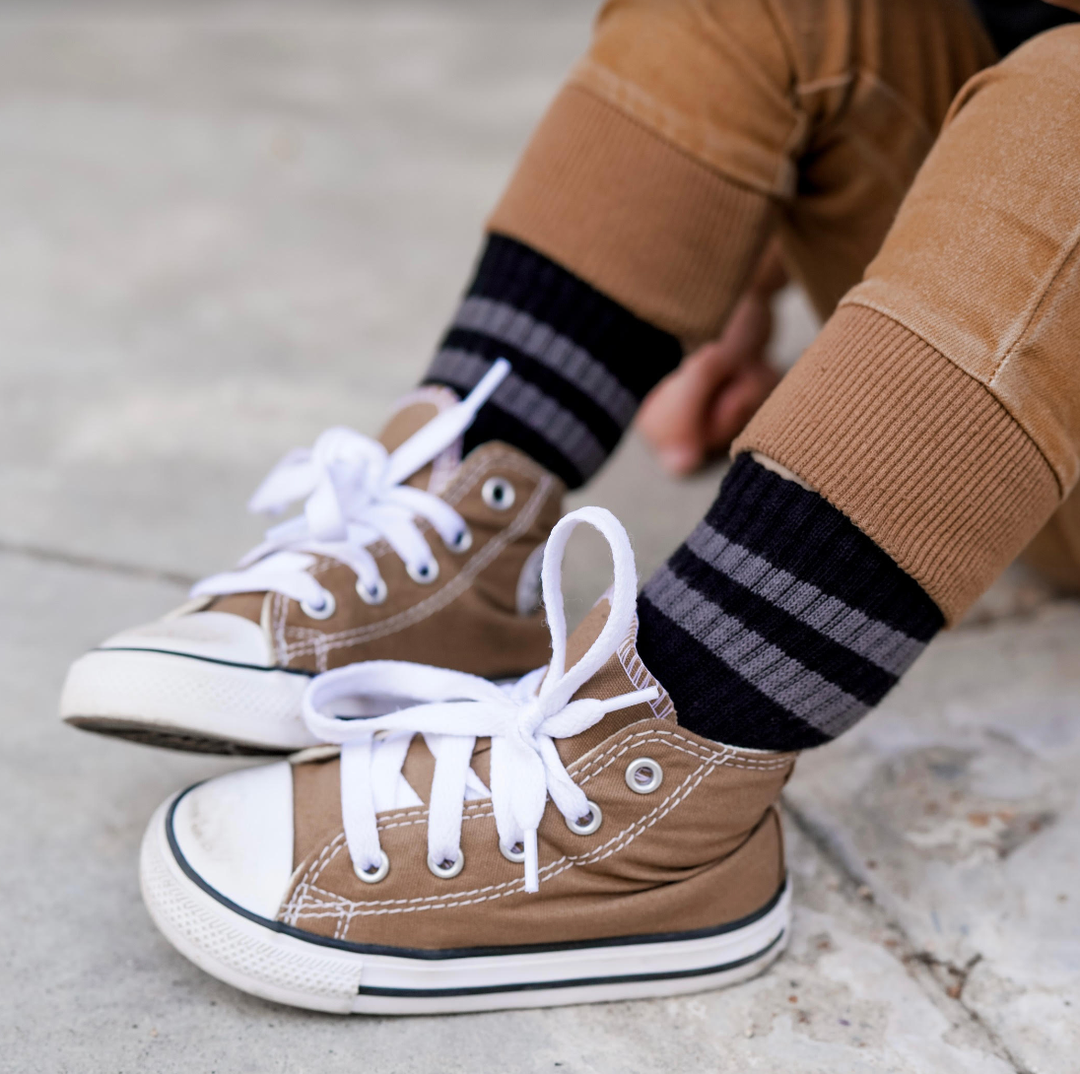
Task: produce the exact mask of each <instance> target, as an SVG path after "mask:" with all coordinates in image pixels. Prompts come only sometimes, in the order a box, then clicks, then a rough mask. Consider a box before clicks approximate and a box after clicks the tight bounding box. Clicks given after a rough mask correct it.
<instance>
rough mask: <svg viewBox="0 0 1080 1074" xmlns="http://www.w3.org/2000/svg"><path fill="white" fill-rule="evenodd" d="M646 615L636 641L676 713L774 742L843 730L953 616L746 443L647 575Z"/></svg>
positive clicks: (803, 740) (820, 737) (792, 743)
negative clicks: (709, 499)
mask: <svg viewBox="0 0 1080 1074" xmlns="http://www.w3.org/2000/svg"><path fill="white" fill-rule="evenodd" d="M638 616H639V619H640V630H639V633H638V652H639V653H640V655H641V658H642V660H643V661H644V662H645V665H646V667H648V668H649V670H650V671H652V673H653V674H654V675H655V676H656V677H657V678H658V679H659V680H660V682H662V683H663V684H664V686H665V687H666V689H667V690H668V692H669V693H670V694H671V699H672V701H673V702H674V704H675V710H676V712H677V713H678V719H679V723H680V724H681V725H683V726H684V727H686V728H688V729H689V730H691V731H694V732H696V733H697V734H700V735H704V736H705V737H707V738H712V739H716V740H717V741H719V742H723V743H726V744H727V745H730V746H744V747H751V748H755V749H772V750H795V749H804V748H806V747H808V746H817V745H820V744H821V743H823V742H828V741H829V740H830V739H832V738H835V737H836V736H837V735H838V734H840V733H841V732H842V731H845V730H847V728H849V727H850V726H851V725H852V724H853V723H855V722H856V721H857V720H858V719H859V718H860V717H861V716H862V715H863V714H864V713H866V712H867V711H868V710H869V709H870V708H872V707H873V706H874V705H876V704H877V703H878V702H879V701H880V700H881V699H882V697H884V696H885V694H886V693H887V692H888V691H889V689H890V688H891V687H892V686H893V685H894V684H895V683H896V681H897V679H899V677H900V676H901V675H902V674H903V673H904V672H905V671H906V670H907V668H908V667H909V666H910V665H911V663H912V662H913V661H914V660H915V658H916V657H917V656H918V655H919V653H920V652H922V650H923V649H924V648H925V646H926V643H927V642H928V641H929V640H930V639H931V638H932V637H933V636H934V634H936V633H937V631H938V630H940V629H941V627H942V625H943V624H944V617H943V616H942V614H941V612H940V611H939V610H938V607H937V605H936V604H934V602H933V601H932V600H931V599H930V598H929V597H928V596H927V595H926V593H925V592H924V591H923V589H922V588H921V587H920V586H919V584H918V583H917V582H916V581H915V580H914V579H913V578H911V577H910V576H909V575H908V574H906V573H905V572H904V571H902V570H901V569H900V567H898V566H897V565H896V563H895V562H894V561H893V560H892V559H891V558H890V557H889V556H888V555H887V554H886V553H885V552H883V551H882V550H881V549H880V548H878V546H877V545H876V544H874V542H873V541H872V540H870V538H869V537H867V536H866V535H865V534H864V533H863V532H862V531H861V530H860V529H858V527H856V526H855V524H854V523H852V522H851V521H850V520H849V519H848V518H847V517H845V516H844V515H843V514H842V513H841V512H840V511H838V510H837V509H836V508H835V507H833V506H832V505H831V504H830V503H828V501H827V500H825V499H824V498H823V497H822V496H819V495H818V494H817V493H816V492H810V491H808V490H807V489H804V488H803V487H802V486H800V485H798V484H797V483H796V482H794V481H788V480H785V479H784V478H782V477H780V476H779V475H777V474H774V473H772V472H771V471H769V470H767V469H765V467H763V466H760V465H759V464H758V463H756V462H755V461H754V460H753V459H752V458H751V457H750V456H749V455H740V456H739V457H738V458H737V459H736V461H735V464H734V466H732V468H731V472H730V473H729V474H728V476H727V478H726V480H725V481H724V484H723V486H722V487H721V489H720V495H719V496H718V497H717V499H716V502H715V503H714V504H713V506H712V507H711V508H710V509H709V513H708V514H707V515H706V516H705V519H704V521H702V522H701V523H700V524H699V525H698V527H697V529H695V530H694V532H693V533H692V534H691V535H690V537H689V538H688V539H687V540H686V541H685V543H684V544H683V545H682V546H681V547H680V548H679V549H678V551H676V552H675V554H674V555H673V556H672V557H671V558H670V559H669V560H668V561H667V563H666V564H665V565H664V566H663V567H661V568H660V569H659V570H658V571H657V572H656V574H654V575H653V576H652V578H651V579H650V580H649V582H648V583H647V584H646V586H645V588H644V590H642V593H641V595H640V597H639V598H638Z"/></svg>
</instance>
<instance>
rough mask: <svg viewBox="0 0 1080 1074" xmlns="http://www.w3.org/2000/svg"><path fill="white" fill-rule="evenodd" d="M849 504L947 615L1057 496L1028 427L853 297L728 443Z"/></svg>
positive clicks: (1014, 549) (992, 573)
mask: <svg viewBox="0 0 1080 1074" xmlns="http://www.w3.org/2000/svg"><path fill="white" fill-rule="evenodd" d="M734 451H736V452H740V451H759V452H761V453H763V454H764V455H767V456H768V457H770V458H772V459H774V460H775V461H776V462H778V463H780V464H781V465H783V466H786V467H787V468H788V469H790V470H791V471H793V472H794V473H795V474H797V475H798V476H799V477H801V478H802V479H803V480H804V481H806V482H807V483H809V484H810V485H811V486H813V487H814V488H815V489H816V490H817V491H818V492H820V493H821V494H822V495H823V496H824V497H825V498H826V499H827V500H828V501H829V502H830V503H832V504H833V505H834V506H835V507H837V508H838V509H839V510H841V511H842V512H844V514H845V515H847V516H848V517H849V518H850V519H851V520H852V521H853V522H854V523H855V524H856V525H857V526H858V527H859V528H860V529H861V530H862V531H863V532H864V533H865V534H867V536H869V537H870V538H871V539H873V540H874V541H875V542H876V543H877V544H878V545H879V546H880V547H881V548H883V549H884V550H885V551H886V552H887V553H888V554H889V555H890V556H892V558H893V559H894V560H895V561H896V562H897V564H899V566H900V567H902V568H903V569H904V570H905V571H907V573H908V574H910V575H911V576H912V577H913V578H914V579H915V580H916V581H917V582H918V583H919V584H920V585H921V586H922V587H923V589H925V590H926V592H927V593H928V594H929V595H930V597H931V598H932V599H933V600H934V601H935V603H936V604H937V605H938V607H939V608H941V610H942V612H943V613H944V615H945V618H946V621H947V622H948V623H950V624H952V623H955V622H956V621H957V620H958V619H959V618H960V617H961V616H962V615H963V613H964V612H965V611H966V610H967V608H968V607H969V606H970V605H971V603H972V602H973V601H974V600H975V599H976V598H977V597H978V596H979V595H980V594H981V593H982V592H983V591H984V590H985V589H986V588H987V587H988V586H989V585H990V583H991V582H992V581H993V580H994V578H995V577H997V575H998V574H999V573H1000V572H1001V571H1002V570H1003V569H1004V568H1005V567H1006V566H1007V565H1008V563H1009V562H1010V561H1011V560H1012V559H1013V558H1015V556H1016V555H1017V554H1018V553H1019V552H1020V551H1021V549H1022V548H1023V547H1024V546H1025V545H1026V544H1027V543H1028V542H1029V541H1030V540H1031V538H1032V537H1033V536H1034V535H1035V533H1036V532H1037V531H1038V529H1039V528H1040V526H1042V524H1043V523H1044V522H1045V521H1046V519H1047V518H1048V517H1049V516H1050V514H1051V512H1052V511H1053V510H1054V508H1055V506H1056V505H1057V503H1058V501H1059V499H1060V491H1059V487H1058V483H1057V480H1056V478H1055V476H1054V472H1053V470H1052V469H1051V467H1050V465H1049V464H1048V463H1047V461H1046V459H1045V458H1044V456H1043V455H1042V454H1041V453H1040V451H1039V449H1038V448H1037V447H1036V446H1035V444H1034V442H1033V441H1032V440H1031V438H1030V437H1029V436H1028V435H1027V434H1026V433H1025V432H1024V430H1023V429H1022V428H1021V427H1020V425H1019V424H1018V423H1017V422H1016V421H1015V419H1014V418H1013V417H1012V416H1011V415H1010V414H1009V413H1008V411H1006V410H1005V408H1004V407H1003V406H1002V405H1001V403H1000V402H998V400H997V399H996V398H995V397H994V396H993V395H992V394H991V393H990V391H989V390H987V389H986V388H985V387H984V386H983V385H982V384H980V383H979V382H978V381H976V380H975V379H974V378H973V377H971V376H969V375H968V374H967V373H965V372H964V371H963V370H961V369H960V368H959V367H958V366H956V365H954V364H953V363H952V362H951V361H949V359H948V358H946V357H945V356H944V355H943V354H941V353H940V352H939V351H937V350H935V349H934V348H933V347H931V346H930V345H929V344H928V343H926V342H925V341H924V340H922V339H921V338H920V337H919V336H916V335H915V334H914V333H912V332H910V331H909V330H908V329H907V328H905V327H904V326H903V325H901V324H898V323H897V322H896V321H894V320H892V319H891V318H889V317H886V316H885V315H884V314H881V313H878V312H877V311H876V310H871V309H868V308H865V307H860V306H845V307H842V308H841V309H840V310H838V311H837V313H836V314H834V316H833V317H832V318H831V319H830V320H829V322H828V323H827V324H826V325H825V328H824V329H823V330H822V332H821V335H820V336H819V337H818V339H817V340H816V341H815V343H814V345H813V346H812V347H811V348H810V349H809V350H808V351H807V352H806V354H805V355H803V357H802V358H801V359H800V361H799V362H798V363H797V364H796V366H795V368H794V369H793V370H792V371H791V372H790V373H789V374H788V375H787V376H786V377H785V378H784V380H783V382H782V383H781V384H780V386H779V388H777V390H776V391H775V392H774V393H773V395H772V396H771V397H770V399H769V400H768V402H767V403H766V404H765V406H763V407H762V408H761V410H760V411H759V412H758V414H757V415H756V416H755V418H754V419H753V421H752V422H751V423H750V425H749V426H747V428H746V430H745V431H744V433H743V434H742V435H741V436H740V437H739V439H738V440H737V441H736V443H735V445H734Z"/></svg>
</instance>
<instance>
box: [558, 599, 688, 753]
mask: <svg viewBox="0 0 1080 1074" xmlns="http://www.w3.org/2000/svg"><path fill="white" fill-rule="evenodd" d="M610 611H611V605H610V604H609V603H608V601H607V599H606V598H604V597H602V598H601V599H600V600H598V601H597V602H596V604H595V605H594V606H593V609H592V610H591V611H590V612H589V614H588V615H587V616H585V618H584V619H583V620H582V621H581V624H580V626H578V628H577V630H575V631H574V632H573V634H571V635H570V637H569V638H568V639H567V643H566V665H567V667H568V668H570V667H573V666H574V665H575V664H576V663H577V662H578V661H579V660H580V659H581V658H582V657H583V656H584V655H585V653H586V651H587V650H588V648H589V646H590V645H592V643H593V642H594V641H596V639H597V638H598V637H599V635H600V631H601V630H603V629H604V624H605V623H606V622H607V617H608V613H609V612H610ZM636 642H637V619H636V618H635V619H634V623H633V626H632V627H631V628H630V630H629V632H628V633H627V635H626V637H625V638H624V639H623V641H622V643H621V644H620V645H619V647H618V649H617V650H616V651H615V652H614V653H612V654H611V656H610V657H609V659H608V661H607V662H606V663H605V664H604V666H603V667H602V668H601V669H600V670H599V671H598V672H597V673H596V674H595V675H594V676H593V677H592V678H591V679H589V681H588V682H586V683H585V685H584V686H582V687H581V689H579V690H578V692H577V693H576V694H574V697H575V698H582V697H592V698H596V699H598V700H601V701H606V700H607V699H608V698H611V697H616V696H617V695H619V694H628V693H630V692H631V691H633V690H645V689H647V688H648V687H650V686H655V687H657V689H659V691H660V696H659V697H658V698H657V699H656V700H655V701H653V702H652V703H649V702H642V703H641V704H639V705H631V706H630V707H629V708H625V709H618V710H616V711H615V712H609V713H608V714H607V715H606V716H605V717H604V718H603V719H602V720H600V721H599V723H596V724H594V725H593V726H592V727H590V728H589V729H588V730H587V731H583V732H582V733H581V734H580V735H575V736H574V737H573V738H564V739H557V740H556V742H555V745H556V748H557V749H558V751H559V756H560V757H561V758H562V759H563V762H564V763H569V762H570V761H573V760H575V759H576V758H578V757H580V756H582V755H583V754H585V753H587V752H588V751H589V750H591V749H592V748H593V747H594V746H598V745H599V744H600V743H601V742H603V741H604V739H606V738H608V737H609V736H610V735H613V734H614V733H615V732H616V731H619V730H620V729H622V728H623V727H627V726H629V725H630V724H632V723H637V722H638V721H639V720H650V719H657V718H660V719H667V720H670V721H671V722H672V723H675V709H674V707H673V706H672V704H671V698H670V697H668V694H667V691H666V690H665V689H664V688H663V686H661V685H660V683H659V682H658V681H657V680H656V679H655V678H654V677H653V675H652V674H651V673H650V671H649V670H648V668H646V667H645V665H644V664H643V663H642V662H641V657H639V656H638V654H637V644H636Z"/></svg>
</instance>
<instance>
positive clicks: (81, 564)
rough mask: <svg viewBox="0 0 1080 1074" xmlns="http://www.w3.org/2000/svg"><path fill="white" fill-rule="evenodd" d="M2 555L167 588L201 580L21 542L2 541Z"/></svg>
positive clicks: (187, 585) (181, 586)
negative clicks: (141, 581) (165, 586)
mask: <svg viewBox="0 0 1080 1074" xmlns="http://www.w3.org/2000/svg"><path fill="white" fill-rule="evenodd" d="M0 555H5V556H14V557H21V558H23V559H32V560H36V561H37V562H39V563H58V564H62V565H63V566H66V567H77V568H79V569H80V570H87V571H99V572H104V573H107V574H118V575H122V576H123V577H125V578H139V579H142V580H144V581H148V582H163V583H164V584H165V585H172V586H177V587H179V588H182V589H190V588H191V587H192V586H193V585H194V584H195V583H196V582H197V581H198V580H199V579H198V578H197V577H196V576H195V575H189V574H184V573H182V572H181V571H170V570H163V569H160V568H157V567H144V566H140V565H139V564H137V563H122V562H119V561H117V560H111V559H102V558H100V557H98V556H86V555H81V554H79V553H77V552H65V551H64V550H62V549H59V548H43V547H41V546H40V545H34V544H22V543H20V542H18V541H5V540H3V539H0Z"/></svg>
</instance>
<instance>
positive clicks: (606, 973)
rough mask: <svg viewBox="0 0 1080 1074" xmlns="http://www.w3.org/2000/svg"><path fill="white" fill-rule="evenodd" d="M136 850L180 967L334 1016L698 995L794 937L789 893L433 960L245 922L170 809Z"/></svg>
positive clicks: (746, 973) (758, 964) (750, 971)
mask: <svg viewBox="0 0 1080 1074" xmlns="http://www.w3.org/2000/svg"><path fill="white" fill-rule="evenodd" d="M179 797H180V796H179V795H177V796H176V797H174V798H173V799H171V800H170V801H168V802H165V803H164V804H163V805H162V806H161V807H160V808H159V809H158V810H157V812H156V813H155V814H154V816H153V818H152V819H151V821H150V825H149V827H148V828H147V830H146V835H145V837H144V839H143V845H142V855H141V861H140V882H141V885H142V892H143V899H144V901H145V902H146V906H147V909H148V910H149V911H150V916H151V917H152V918H153V920H154V923H155V924H156V925H157V927H158V928H159V929H160V930H161V932H162V933H163V934H164V936H165V938H166V939H167V940H168V941H169V942H170V943H171V944H172V945H173V946H174V947H175V948H176V949H177V950H178V951H179V952H180V953H181V954H183V955H184V956H186V957H187V958H189V959H190V960H191V961H192V962H194V963H195V964H196V965H197V966H199V967H200V968H201V969H203V970H205V971H206V972H207V973H209V974H211V975H212V976H214V977H216V978H218V979H219V980H221V981H224V982H225V983H226V984H230V985H232V986H233V987H235V988H238V989H240V990H241V991H244V992H248V993H251V994H252V995H255V996H261V997H262V998H264V999H268V1000H272V1001H274V1002H277V1003H285V1004H288V1005H290V1006H293V1007H303V1008H307V1009H309V1010H318V1011H328V1012H331V1013H338V1014H379V1015H387V1014H449V1013H457V1012H464V1011H488V1010H501V1009H507V1008H520V1007H554V1006H562V1005H566V1004H573V1003H596V1002H607V1001H613V1000H626V999H644V998H647V997H656V996H674V995H680V994H684V993H688V992H701V991H706V990H710V989H714V988H720V987H724V986H727V985H732V984H736V983H738V982H740V981H744V980H747V979H748V978H750V977H753V976H755V975H757V974H758V973H761V972H762V971H763V970H764V969H766V968H767V967H768V966H769V965H770V964H771V963H772V962H773V961H775V960H776V958H778V957H779V955H780V954H781V952H782V951H783V950H784V947H785V946H786V944H787V939H788V933H789V930H790V917H791V895H790V890H789V889H788V887H787V885H785V886H784V888H783V889H782V890H781V891H780V892H779V893H778V895H777V896H776V898H774V899H773V901H772V902H771V903H770V904H769V905H768V906H767V907H764V908H762V910H761V911H760V912H759V913H758V914H755V915H752V916H751V917H750V918H747V919H744V921H743V922H738V923H735V924H734V925H731V926H726V927H724V928H722V929H718V930H716V931H715V932H711V933H709V934H707V935H702V934H701V933H700V932H697V933H693V934H684V936H685V938H680V936H679V934H678V933H666V934H664V935H663V936H658V937H630V938H626V939H615V940H610V939H608V940H600V941H597V943H596V944H595V945H588V944H580V943H577V944H566V945H551V946H545V947H542V948H515V949H497V948H496V949H492V948H487V949H482V950H481V949H477V952H476V953H475V954H474V953H471V952H469V951H464V952H462V951H453V952H431V951H410V950H406V949H392V948H385V947H379V948H371V947H363V946H362V945H357V944H349V943H345V942H343V941H334V940H329V939H327V938H324V937H320V936H315V935H313V934H311V933H304V932H302V931H301V930H298V929H294V928H290V927H289V926H285V925H282V924H281V923H280V922H276V921H270V920H268V919H265V918H260V917H258V916H256V915H254V914H251V913H249V912H248V911H246V910H243V909H241V908H240V907H237V906H235V905H234V904H232V903H230V902H229V901H228V900H227V899H225V898H224V896H221V895H220V894H217V893H216V892H214V891H213V890H212V889H209V888H208V887H207V886H206V885H205V883H202V882H201V881H200V880H199V879H198V878H197V877H196V876H195V875H194V873H193V872H192V870H191V868H190V866H189V865H188V864H187V862H186V861H184V860H183V858H182V856H181V855H180V853H179V850H178V848H177V847H176V845H175V842H174V841H173V840H172V839H171V838H170V827H169V825H170V821H171V816H172V808H173V806H174V804H175V802H176V801H177V799H178V798H179Z"/></svg>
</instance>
